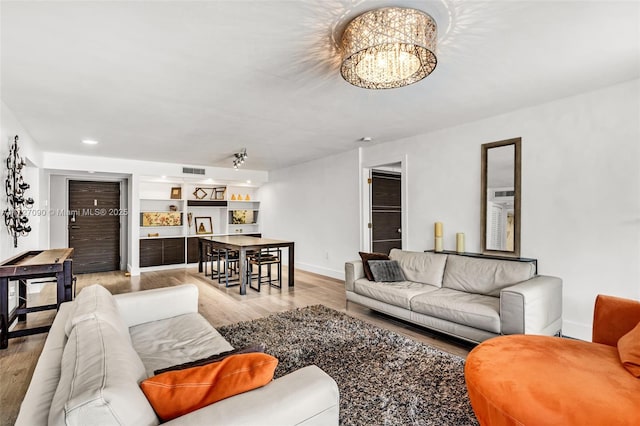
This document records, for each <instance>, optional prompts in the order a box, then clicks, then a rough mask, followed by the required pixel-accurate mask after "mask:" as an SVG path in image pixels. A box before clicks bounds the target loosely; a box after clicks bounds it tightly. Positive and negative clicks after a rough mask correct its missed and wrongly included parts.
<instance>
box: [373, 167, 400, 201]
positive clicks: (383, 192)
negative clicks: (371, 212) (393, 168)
mask: <svg viewBox="0 0 640 426" xmlns="http://www.w3.org/2000/svg"><path fill="white" fill-rule="evenodd" d="M371 176H372V178H373V187H372V191H371V207H372V208H373V209H381V208H389V207H395V208H398V209H399V208H400V206H401V205H402V201H401V195H400V193H401V192H400V185H401V180H400V175H398V174H390V173H380V172H373V173H372V174H371Z"/></svg>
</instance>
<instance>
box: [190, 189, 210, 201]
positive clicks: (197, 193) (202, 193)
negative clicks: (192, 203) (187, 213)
mask: <svg viewBox="0 0 640 426" xmlns="http://www.w3.org/2000/svg"><path fill="white" fill-rule="evenodd" d="M193 196H194V197H196V199H198V200H202V199H203V198H204V197H206V196H207V191H205V190H204V189H203V188H196V190H195V191H193Z"/></svg>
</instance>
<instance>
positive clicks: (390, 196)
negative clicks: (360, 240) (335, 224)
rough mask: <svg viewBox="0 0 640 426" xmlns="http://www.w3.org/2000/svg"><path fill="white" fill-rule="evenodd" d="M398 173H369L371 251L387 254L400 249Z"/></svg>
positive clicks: (399, 179) (400, 206)
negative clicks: (394, 249)
mask: <svg viewBox="0 0 640 426" xmlns="http://www.w3.org/2000/svg"><path fill="white" fill-rule="evenodd" d="M401 182H402V179H401V175H400V173H394V172H386V171H378V170H373V171H372V172H371V228H372V229H371V243H372V244H371V245H372V247H371V249H372V251H374V252H376V253H385V254H388V253H389V251H391V249H392V248H402V201H401V200H402V197H401V195H400V194H401V190H400V188H401Z"/></svg>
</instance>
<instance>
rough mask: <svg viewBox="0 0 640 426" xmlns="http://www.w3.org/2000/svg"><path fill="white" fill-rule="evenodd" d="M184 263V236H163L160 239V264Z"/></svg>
mask: <svg viewBox="0 0 640 426" xmlns="http://www.w3.org/2000/svg"><path fill="white" fill-rule="evenodd" d="M176 263H184V238H164V239H163V240H162V264H163V265H173V264H176Z"/></svg>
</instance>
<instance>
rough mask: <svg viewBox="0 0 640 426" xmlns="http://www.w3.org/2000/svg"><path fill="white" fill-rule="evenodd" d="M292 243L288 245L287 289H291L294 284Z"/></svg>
mask: <svg viewBox="0 0 640 426" xmlns="http://www.w3.org/2000/svg"><path fill="white" fill-rule="evenodd" d="M294 251H295V250H294V243H291V245H289V274H288V275H289V287H293V283H294V276H293V274H294V272H293V271H294V258H295V255H294Z"/></svg>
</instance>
